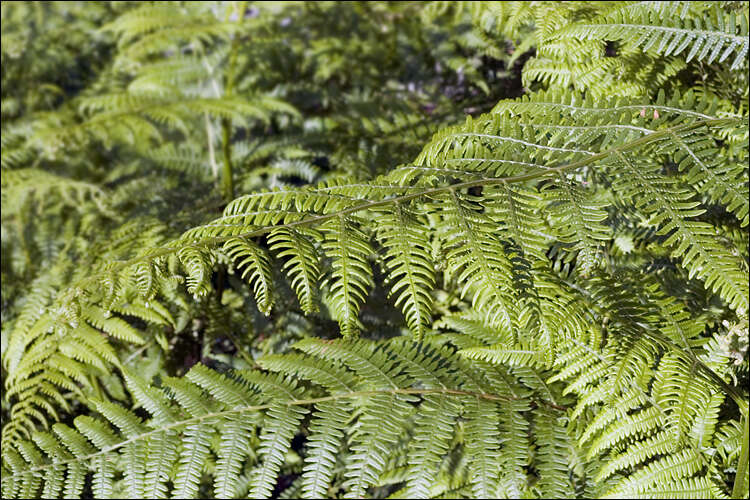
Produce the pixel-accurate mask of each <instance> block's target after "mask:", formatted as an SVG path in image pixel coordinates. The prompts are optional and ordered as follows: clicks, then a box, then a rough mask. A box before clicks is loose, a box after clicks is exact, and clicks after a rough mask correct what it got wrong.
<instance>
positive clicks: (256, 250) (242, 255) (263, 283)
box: [224, 238, 274, 315]
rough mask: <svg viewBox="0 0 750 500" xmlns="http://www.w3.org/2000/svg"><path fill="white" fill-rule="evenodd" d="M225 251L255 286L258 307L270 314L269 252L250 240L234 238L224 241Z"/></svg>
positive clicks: (270, 279)
mask: <svg viewBox="0 0 750 500" xmlns="http://www.w3.org/2000/svg"><path fill="white" fill-rule="evenodd" d="M224 251H225V252H226V253H227V255H228V256H229V258H230V259H232V261H233V262H234V265H235V266H237V267H238V268H240V269H242V278H243V279H246V280H247V281H248V283H249V284H250V286H251V287H252V288H253V293H254V294H255V300H256V302H257V304H258V309H259V310H260V311H261V312H262V313H264V314H266V315H268V314H269V313H270V312H271V308H272V307H273V300H274V298H273V293H274V292H273V275H272V270H271V259H270V256H269V255H268V252H267V251H266V250H265V249H264V248H262V247H259V246H258V245H256V244H255V243H252V242H250V241H248V240H244V239H240V238H233V239H231V240H228V241H227V242H226V243H224Z"/></svg>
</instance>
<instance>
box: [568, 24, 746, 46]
mask: <svg viewBox="0 0 750 500" xmlns="http://www.w3.org/2000/svg"><path fill="white" fill-rule="evenodd" d="M575 27H576V28H588V29H595V30H596V29H601V28H610V27H621V28H631V29H638V30H642V31H661V32H662V33H685V34H687V35H695V37H691V40H692V39H693V38H695V39H696V41H698V40H701V39H705V38H709V39H710V38H716V37H718V36H721V37H723V38H725V39H729V40H731V41H732V42H731V43H732V44H733V45H734V46H735V47H736V46H738V45H742V42H745V44H747V36H742V35H735V34H734V33H727V32H726V31H708V30H695V29H688V28H673V27H670V26H656V25H653V24H629V23H602V24H579V25H576V26H575Z"/></svg>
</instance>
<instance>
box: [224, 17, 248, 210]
mask: <svg viewBox="0 0 750 500" xmlns="http://www.w3.org/2000/svg"><path fill="white" fill-rule="evenodd" d="M246 8H247V2H240V3H239V5H238V6H237V24H240V23H242V20H243V19H244V18H245V9H246ZM230 12H231V9H227V18H228V16H229V13H230ZM236 61H237V37H236V36H235V38H234V39H233V40H232V48H231V50H230V53H229V68H228V69H227V83H226V86H225V87H224V97H230V96H231V95H232V91H233V90H234V67H235V64H236ZM231 125H232V124H231V123H230V121H229V118H224V119H222V120H221V129H222V141H223V144H222V150H223V152H224V170H223V174H222V175H223V186H224V189H223V190H224V200H225V201H226V202H227V203H229V202H230V201H232V199H234V179H233V173H232V146H231V144H230V143H229V141H230V139H231V129H232V126H231Z"/></svg>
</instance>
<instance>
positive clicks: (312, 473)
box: [2, 339, 560, 498]
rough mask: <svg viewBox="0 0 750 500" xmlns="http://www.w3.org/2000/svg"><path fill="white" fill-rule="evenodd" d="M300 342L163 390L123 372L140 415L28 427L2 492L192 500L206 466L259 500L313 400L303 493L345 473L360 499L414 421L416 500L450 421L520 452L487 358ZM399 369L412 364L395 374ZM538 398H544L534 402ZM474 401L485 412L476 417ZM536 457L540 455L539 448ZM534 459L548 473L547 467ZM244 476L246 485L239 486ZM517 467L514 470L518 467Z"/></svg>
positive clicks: (218, 481) (512, 401) (449, 446)
mask: <svg viewBox="0 0 750 500" xmlns="http://www.w3.org/2000/svg"><path fill="white" fill-rule="evenodd" d="M296 348H297V349H298V350H300V351H302V352H303V353H305V354H303V355H300V354H289V355H276V356H271V357H269V358H266V359H261V360H259V362H260V364H261V366H263V367H265V368H267V369H268V370H271V372H261V371H250V370H244V371H238V372H235V373H232V374H227V375H222V374H219V373H217V372H215V371H212V370H210V369H208V368H207V367H205V366H203V365H196V366H195V367H193V368H192V369H191V370H190V371H189V372H188V373H187V375H186V376H185V377H184V378H165V379H163V380H162V383H161V385H160V386H159V387H155V386H150V385H148V384H147V383H146V382H145V381H144V380H142V379H141V378H139V377H138V376H137V375H135V374H133V373H130V372H128V371H127V370H126V371H125V380H126V382H127V385H128V388H129V389H130V391H131V394H132V397H133V401H134V402H135V404H137V405H139V406H142V408H143V409H144V410H145V411H146V412H147V415H148V416H147V417H146V418H145V420H144V419H143V418H140V417H138V416H137V415H136V414H135V413H134V412H133V411H132V410H131V409H128V408H126V407H123V406H120V405H118V404H113V403H107V402H104V401H99V400H93V404H94V406H95V408H96V410H97V412H98V413H99V414H100V415H101V417H99V418H91V417H88V416H81V417H77V418H76V420H75V427H74V428H73V427H69V426H67V425H65V424H60V423H58V424H54V425H53V426H52V433H46V432H39V433H36V434H34V435H33V439H30V440H19V441H18V442H17V443H16V444H15V445H14V446H13V447H7V448H6V449H5V450H4V451H3V453H4V455H3V456H4V457H5V458H4V462H3V463H4V465H3V467H4V468H5V467H6V465H5V464H7V467H8V468H7V470H6V469H4V470H3V479H2V481H3V485H2V488H3V495H4V496H6V497H16V496H23V495H29V496H33V495H34V494H37V493H39V492H44V493H45V494H49V495H52V496H54V495H59V494H60V493H61V492H62V493H63V494H64V495H65V496H78V495H80V494H81V491H82V485H83V482H84V481H85V480H86V477H87V476H91V477H92V479H91V481H92V483H91V484H92V485H93V487H94V489H95V490H96V493H97V494H101V493H104V492H108V493H109V494H112V495H119V494H128V495H137V494H140V495H145V496H154V497H157V498H163V497H166V496H167V495H173V496H180V497H182V498H189V497H195V496H197V495H198V487H199V484H200V481H201V478H202V476H203V475H204V474H206V473H209V475H210V476H211V477H212V481H213V485H214V489H213V491H214V493H215V495H216V496H217V497H218V498H224V497H236V496H243V495H245V494H247V495H250V496H252V497H255V498H267V497H270V495H271V491H272V489H273V485H274V484H275V481H276V478H277V475H278V473H279V470H280V468H281V466H282V465H283V463H284V461H285V456H286V453H287V452H288V451H289V449H290V446H291V440H292V437H293V436H294V434H295V433H296V432H297V429H298V428H299V426H300V425H301V421H302V418H303V417H304V416H305V414H307V413H309V412H310V407H312V419H313V422H312V424H311V427H310V431H311V434H310V435H309V436H308V437H307V438H306V442H307V443H308V445H307V446H308V448H307V449H308V452H309V455H308V456H307V458H306V459H305V460H306V463H307V465H306V466H305V468H304V470H303V473H302V484H303V488H302V492H303V494H304V496H305V497H311V498H316V497H318V496H319V495H321V494H324V493H325V492H326V491H327V488H328V487H329V486H330V484H331V479H332V477H333V476H338V475H342V474H343V476H344V477H345V478H347V480H346V482H345V483H344V488H345V489H346V495H347V496H361V495H363V494H365V493H366V491H367V490H368V488H370V487H372V486H374V485H375V484H377V483H378V480H379V477H380V476H381V474H382V473H384V472H385V470H384V469H383V467H384V465H385V456H386V454H387V451H388V449H390V448H392V447H396V446H397V445H398V443H399V439H401V437H402V434H401V430H402V429H403V428H405V427H406V426H410V427H411V426H412V425H413V426H415V427H414V432H413V436H412V438H411V439H409V440H408V441H407V442H406V443H407V446H408V455H409V457H410V458H409V467H410V470H411V471H412V474H411V475H409V480H408V481H407V491H408V492H409V493H410V494H412V495H414V496H415V497H418V498H423V497H428V496H430V494H431V491H432V488H433V482H434V481H435V479H436V473H437V470H438V468H439V464H440V463H441V462H442V461H443V460H444V459H445V457H446V455H447V454H449V453H450V452H451V450H454V447H455V446H456V445H457V444H458V443H457V442H456V440H455V439H454V436H455V426H456V424H457V418H458V417H459V415H463V420H464V421H465V424H464V425H466V426H467V428H468V427H472V428H487V429H490V431H489V432H490V433H489V434H488V435H483V436H481V439H482V440H484V441H485V442H486V441H487V439H488V438H490V439H491V437H492V436H493V435H494V439H495V443H494V446H495V447H501V448H502V449H510V448H511V447H519V448H518V450H519V451H520V450H523V447H524V446H525V444H524V443H525V439H526V438H525V437H524V435H523V434H518V432H519V431H520V432H523V433H525V432H527V431H528V425H527V424H523V423H521V422H516V423H514V424H509V425H510V427H508V428H507V429H506V426H505V424H503V425H501V426H500V428H499V429H498V421H497V419H496V416H497V415H498V414H501V413H503V412H505V411H506V408H507V409H508V411H509V412H511V413H512V414H513V415H515V418H520V419H521V420H522V421H523V420H524V417H523V416H522V413H520V412H518V410H520V409H521V408H520V407H518V403H519V401H518V399H519V396H520V394H521V393H525V394H530V392H528V389H526V390H525V391H526V392H524V391H523V390H522V389H521V385H520V382H519V381H517V380H514V379H513V378H512V377H511V378H509V379H504V378H502V379H501V378H498V375H493V371H494V370H495V369H494V368H492V367H491V366H489V365H485V364H477V365H472V364H466V363H462V362H460V361H459V360H458V359H457V358H454V357H452V353H453V352H454V351H453V350H452V349H449V348H446V347H442V348H440V347H436V346H433V345H430V344H420V345H415V344H412V343H410V342H406V343H405V342H401V341H394V342H391V343H389V344H376V343H373V342H366V341H354V342H351V341H350V342H346V341H333V342H325V341H320V340H314V339H310V340H308V341H303V342H301V343H298V344H297V345H296ZM402 363H404V365H403V366H407V367H409V368H408V370H407V371H406V372H403V373H402V372H401V366H402ZM273 372H278V374H274V373H273ZM295 379H296V380H297V381H295ZM301 380H304V381H309V384H308V383H301ZM501 380H503V381H502V382H501ZM519 391H520V392H519ZM523 404H524V405H525V403H523ZM539 404H540V405H542V406H545V405H546V404H548V402H546V401H544V400H543V399H540V400H539ZM480 408H481V409H484V410H486V412H484V413H481V412H478V411H476V410H478V409H480ZM514 408H515V410H514ZM545 411H549V412H552V413H550V418H554V417H552V415H553V414H554V413H555V412H556V413H559V412H560V410H559V409H557V410H556V409H554V408H549V409H548V410H545ZM412 419H413V420H412ZM493 428H494V429H496V430H495V431H494V433H493V432H492V431H491V429H493ZM115 429H119V432H120V433H122V436H121V437H118V434H117V432H118V431H116V430H115ZM258 433H259V435H258ZM254 436H257V437H254ZM344 436H346V439H345V440H344V439H343V438H344ZM478 438H480V436H477V435H472V436H468V435H467V437H466V438H461V439H467V440H476V439H478ZM212 441H214V443H215V444H211V443H212ZM468 442H474V441H467V443H468ZM476 444H477V443H474V444H473V445H472V446H476ZM490 444H491V443H490ZM341 449H348V450H350V451H351V452H352V453H353V455H352V460H351V461H349V462H348V464H347V466H346V469H345V470H343V471H342V470H339V469H338V468H337V467H335V465H336V459H335V457H336V455H337V454H338V453H340V450H341ZM466 459H467V460H468V461H469V464H470V468H469V473H468V477H467V478H465V479H466V480H468V481H470V482H473V483H475V484H479V483H482V484H484V483H483V480H484V477H481V476H479V477H477V474H486V473H487V472H489V471H486V470H485V469H484V468H485V467H486V464H485V463H484V461H485V460H486V459H487V457H486V456H484V453H480V454H479V455H476V456H475V455H467V456H466ZM540 460H548V455H547V453H546V452H545V453H543V454H542V455H541V458H540ZM540 463H542V462H540ZM519 465H521V464H519ZM539 467H540V470H545V471H546V467H547V466H546V465H540V466H539ZM243 470H245V471H248V473H249V481H248V482H244V481H241V480H240V478H241V477H242V474H241V472H242V471H243ZM514 470H515V471H516V473H517V474H521V475H523V471H522V470H521V469H520V468H519V469H514ZM496 472H497V471H495V473H496ZM545 474H546V472H545ZM516 479H519V478H516ZM510 480H511V479H510V478H509V479H508V481H510Z"/></svg>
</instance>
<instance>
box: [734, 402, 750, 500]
mask: <svg viewBox="0 0 750 500" xmlns="http://www.w3.org/2000/svg"><path fill="white" fill-rule="evenodd" d="M743 420H744V421H745V425H744V429H743V431H742V449H741V450H740V459H739V461H738V462H737V474H736V475H735V476H734V486H733V487H732V498H746V495H747V492H746V491H743V490H744V489H745V476H747V474H748V470H747V469H748V455H749V454H750V427H748V425H749V424H750V415H747V414H746V415H744V416H743Z"/></svg>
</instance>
